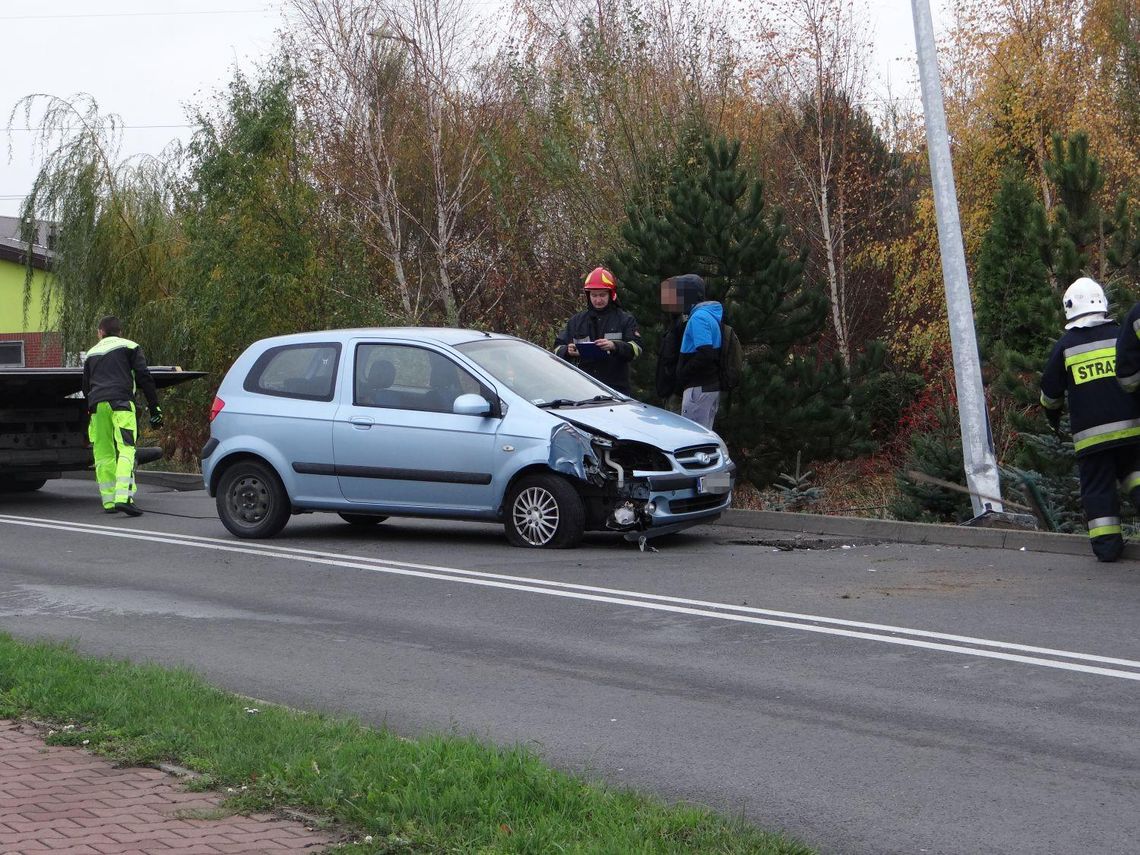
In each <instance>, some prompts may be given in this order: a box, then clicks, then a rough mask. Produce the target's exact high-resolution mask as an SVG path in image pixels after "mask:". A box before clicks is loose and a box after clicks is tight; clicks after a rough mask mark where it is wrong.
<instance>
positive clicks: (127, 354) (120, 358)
mask: <svg viewBox="0 0 1140 855" xmlns="http://www.w3.org/2000/svg"><path fill="white" fill-rule="evenodd" d="M122 332H123V326H122V324H121V323H120V322H119V319H118V318H116V317H114V316H113V315H108V316H107V317H105V318H103V319H102V320H101V321H99V341H98V343H97V344H96V345H95V346H94V347H92V348H91V349H90V350H89V351H87V359H86V361H85V362H84V363H83V396H84V397H85V398H86V399H87V412H88V414H89V416H90V422H89V423H88V427H87V435H88V436H89V437H90V439H91V447H92V449H93V450H94V452H95V480H96V481H98V482H99V496H100V497H101V498H102V500H103V512H104V513H108V514H114V513H118V512H119V511H122V512H123V513H125V514H127V515H128V516H132V517H137V516H140V515H141V514H142V511H140V510H139V509H138V508H137V507H136V506H135V501H134V497H135V442H136V440H137V438H138V419H137V417H136V415H135V401H134V398H135V391H136V390H137V389H142V393H143V395H145V396H146V402H147V407H148V408H149V410H150V424H151V426H152V427H159V426H160V425H161V424H162V410H161V409H160V408H159V406H158V392H157V391H156V390H155V387H154V378H153V377H151V376H150V369H149V368H147V364H146V358H145V357H144V356H143V352H142V348H141V347H139V346H138V345H137V344H135V343H134V342H133V341H131V340H130V339H126V338H122Z"/></svg>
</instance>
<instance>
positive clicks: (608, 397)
mask: <svg viewBox="0 0 1140 855" xmlns="http://www.w3.org/2000/svg"><path fill="white" fill-rule="evenodd" d="M620 400H622V399H621V398H615V397H614V396H613V395H595V396H594V397H592V398H586V400H584V401H579V402H578V403H579V404H597V403H601V402H602V401H620Z"/></svg>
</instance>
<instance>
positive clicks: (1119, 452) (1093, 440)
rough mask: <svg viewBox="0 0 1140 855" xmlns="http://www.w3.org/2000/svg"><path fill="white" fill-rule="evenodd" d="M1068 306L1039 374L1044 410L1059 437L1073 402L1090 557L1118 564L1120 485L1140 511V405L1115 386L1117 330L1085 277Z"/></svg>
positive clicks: (1066, 298)
mask: <svg viewBox="0 0 1140 855" xmlns="http://www.w3.org/2000/svg"><path fill="white" fill-rule="evenodd" d="M1063 299H1064V306H1065V320H1066V321H1068V323H1066V324H1065V334H1064V335H1063V336H1061V340H1060V341H1058V342H1057V344H1056V345H1055V346H1054V347H1053V352H1052V354H1051V355H1050V356H1049V361H1048V363H1047V364H1046V365H1045V371H1044V372H1043V373H1042V375H1041V404H1042V406H1044V407H1045V414H1046V416H1048V418H1049V423H1050V425H1052V427H1053V430H1054V431H1055V432H1058V434H1059V429H1060V427H1059V426H1060V423H1061V409H1062V407H1063V406H1064V404H1065V398H1066V396H1067V397H1068V401H1069V419H1070V421H1071V423H1072V429H1073V448H1074V450H1075V451H1076V454H1077V471H1078V473H1079V475H1080V481H1081V505H1082V506H1083V507H1084V511H1085V517H1086V519H1087V523H1088V528H1089V538H1090V541H1091V544H1092V550H1093V554H1094V555H1096V557H1097V559H1098V560H1100V561H1115V560H1116V559H1117V558H1119V557H1120V553H1121V552H1123V550H1124V537H1123V535H1122V534H1121V529H1120V493H1119V485H1123V486H1124V489H1125V491H1126V492H1127V493H1128V494H1129V496H1130V498H1131V499H1132V503H1133V504H1134V505H1136V506H1137V507H1140V402H1138V401H1137V399H1136V398H1135V397H1134V396H1132V395H1129V394H1127V393H1125V392H1124V390H1123V389H1121V388H1120V385H1119V384H1118V383H1117V381H1116V340H1117V338H1118V336H1119V333H1120V327H1119V325H1118V324H1117V323H1116V321H1114V320H1112V319H1111V318H1109V317H1108V300H1107V299H1106V298H1105V296H1104V290H1103V289H1102V288H1101V287H1100V285H1098V284H1097V283H1096V282H1095V281H1094V280H1092V279H1089V278H1087V277H1082V278H1080V279H1078V280H1077V281H1076V282H1074V283H1073V284H1072V285H1070V286H1069V288H1068V290H1066V291H1065V296H1064V298H1063Z"/></svg>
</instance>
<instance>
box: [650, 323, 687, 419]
mask: <svg viewBox="0 0 1140 855" xmlns="http://www.w3.org/2000/svg"><path fill="white" fill-rule="evenodd" d="M684 335H685V318H684V317H682V316H681V315H671V316H670V321H669V325H668V326H667V327H665V334H664V335H662V336H661V347H660V348H658V351H657V384H656V385H657V397H659V398H663V399H665V400H668V399H669V398H670V397H672V396H673V395H679V394H680V393H681V392H683V391H685V390H684V388H682V387H681V386H678V385H677V365H678V363H679V362H680V361H681V339H682V338H683V337H684Z"/></svg>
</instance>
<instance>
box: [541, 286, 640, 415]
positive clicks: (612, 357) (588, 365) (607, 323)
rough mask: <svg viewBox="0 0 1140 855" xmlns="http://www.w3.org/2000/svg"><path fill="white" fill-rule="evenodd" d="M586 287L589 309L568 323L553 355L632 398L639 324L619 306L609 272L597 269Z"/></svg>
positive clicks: (638, 341) (638, 351)
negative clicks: (584, 345)
mask: <svg viewBox="0 0 1140 855" xmlns="http://www.w3.org/2000/svg"><path fill="white" fill-rule="evenodd" d="M583 287H584V288H585V291H586V294H587V295H588V298H589V301H590V306H589V308H587V309H585V310H584V311H581V312H579V313H578V314H576V315H574V317H572V318H570V320H569V321H567V323H566V327H565V329H563V330H562V332H561V333H560V334H559V336H558V337H557V338H556V339H555V340H554V344H555V347H554V352H555V353H556V354H558V355H559V356H560V357H562V358H563V359H565V360H567V361H569V362H572V363H573V364H575V365H577V366H578V367H579V368H581V369H582V370H583V371H585V372H586V373H587V374H589V375H590V376H591V377H596V378H597V379H598V380H601V381H602V382H603V383H605V384H606V385H607V386H610V387H611V388H613V389H617V390H618V391H619V392H621V393H622V394H623V395H629V394H631V387H630V382H629V364H630V363H631V362H632V361H633V360H635V359H637V357H638V356H640V355H641V331H640V330H639V329H638V328H637V321H636V319H634V317H633V315H631V314H630V313H629V312H627V311H625V310H624V309H622V308H621V307H620V306H618V304H617V280H616V279H615V278H614V275H613V274H612V273H611V272H610V271H608V270H606V268H604V267H596V268H594V270H592V271H591V272H590V275H589V276H587V277H586V283H585V285H584V286H583ZM587 342H588V343H590V344H591V345H592V346H591V347H589V348H583V349H582V351H581V352H580V351H579V350H578V344H580V343H587ZM587 350H588V351H589V352H588V353H587V352H586V351H587Z"/></svg>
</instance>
